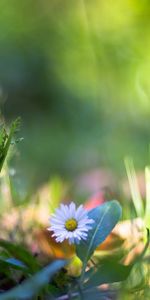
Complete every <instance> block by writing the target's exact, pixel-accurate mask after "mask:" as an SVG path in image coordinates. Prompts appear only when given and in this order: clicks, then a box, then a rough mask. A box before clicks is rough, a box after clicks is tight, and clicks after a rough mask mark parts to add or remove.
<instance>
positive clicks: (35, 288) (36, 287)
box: [0, 260, 66, 300]
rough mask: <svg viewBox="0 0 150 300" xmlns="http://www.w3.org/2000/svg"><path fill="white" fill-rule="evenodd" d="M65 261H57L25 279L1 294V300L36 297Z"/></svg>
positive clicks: (24, 299)
mask: <svg viewBox="0 0 150 300" xmlns="http://www.w3.org/2000/svg"><path fill="white" fill-rule="evenodd" d="M65 264H66V261H64V260H57V261H55V262H53V263H51V264H50V265H48V266H47V267H45V268H44V269H42V270H41V271H40V272H38V273H36V274H35V275H34V276H32V277H31V278H29V279H26V280H25V281H24V282H23V283H22V284H20V285H19V286H17V287H15V288H13V289H11V290H10V291H8V292H6V293H3V294H1V295H0V299H1V300H14V299H17V300H27V299H28V300H29V299H32V297H33V296H34V295H37V294H38V292H39V291H40V290H41V289H42V288H43V287H44V286H45V285H46V284H48V283H49V281H50V279H51V278H52V277H53V275H54V274H55V273H56V272H57V271H58V270H59V269H61V268H62V267H64V265H65Z"/></svg>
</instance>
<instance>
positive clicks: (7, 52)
mask: <svg viewBox="0 0 150 300" xmlns="http://www.w3.org/2000/svg"><path fill="white" fill-rule="evenodd" d="M0 12H1V13H0V95H1V111H2V114H3V115H4V116H5V118H6V120H8V122H9V121H10V120H12V119H14V117H16V116H21V118H22V123H23V124H22V128H21V134H20V135H21V136H23V137H24V141H22V142H21V143H20V144H19V146H18V148H19V153H20V154H19V155H18V156H17V158H16V162H15V164H16V165H17V169H18V170H22V171H20V174H21V173H22V174H23V176H25V177H26V178H27V181H28V182H29V185H30V184H31V183H32V184H33V183H34V184H37V183H40V182H42V181H44V180H47V179H48V178H49V177H50V176H53V175H55V174H60V175H62V176H64V177H69V178H72V177H73V176H76V175H77V174H80V173H82V172H85V171H87V170H90V169H94V168H102V167H107V168H110V169H113V170H114V172H116V173H118V174H121V173H122V172H123V170H124V162H123V160H124V157H125V156H126V155H130V156H132V157H133V159H134V162H135V164H136V166H137V167H138V168H142V167H143V166H144V165H145V164H146V163H148V159H149V137H150V129H149V127H150V126H149V120H150V98H149V97H150V84H149V83H150V3H149V1H148V0H142V1H141V0H122V1H120V0H99V1H98V0H63V1H62V0H49V1H48V0H37V1H33V0H30V1H29V0H24V1H23V0H22V1H20V0H9V1H5V0H1V1H0Z"/></svg>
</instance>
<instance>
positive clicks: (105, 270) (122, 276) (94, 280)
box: [85, 260, 133, 288]
mask: <svg viewBox="0 0 150 300" xmlns="http://www.w3.org/2000/svg"><path fill="white" fill-rule="evenodd" d="M132 267H133V265H129V266H124V265H122V264H120V263H118V262H115V261H111V260H106V261H105V262H103V263H102V264H101V265H100V266H97V267H96V270H95V272H93V274H92V275H91V277H90V279H89V280H88V281H87V282H86V284H85V286H86V287H88V288H89V287H94V286H99V285H101V284H104V283H113V282H120V281H124V280H126V279H127V277H128V276H129V274H130V271H131V269H132Z"/></svg>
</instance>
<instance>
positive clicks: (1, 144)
mask: <svg viewBox="0 0 150 300" xmlns="http://www.w3.org/2000/svg"><path fill="white" fill-rule="evenodd" d="M19 127H20V118H17V119H16V120H15V121H14V122H12V124H11V127H10V132H9V134H8V135H7V133H6V130H5V128H4V127H3V128H2V131H1V133H0V172H1V170H2V167H3V164H4V162H5V159H6V157H7V154H8V150H9V147H10V145H11V142H12V138H13V136H14V134H15V133H16V132H17V131H18V130H19Z"/></svg>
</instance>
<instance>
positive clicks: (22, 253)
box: [0, 240, 40, 273]
mask: <svg viewBox="0 0 150 300" xmlns="http://www.w3.org/2000/svg"><path fill="white" fill-rule="evenodd" d="M0 247H2V248H4V249H6V250H7V251H8V253H9V254H10V255H11V256H13V257H14V258H16V259H18V260H20V261H21V262H22V263H24V264H25V265H26V266H28V267H29V269H30V273H34V272H37V271H38V270H39V268H40V266H39V263H38V261H37V259H36V258H35V257H34V256H33V255H32V253H30V252H29V251H28V250H27V249H25V248H24V247H23V246H21V245H17V244H14V243H11V242H9V241H5V240H0Z"/></svg>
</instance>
